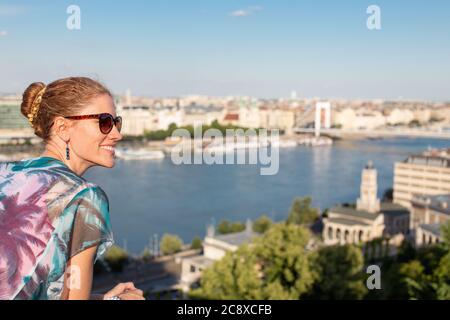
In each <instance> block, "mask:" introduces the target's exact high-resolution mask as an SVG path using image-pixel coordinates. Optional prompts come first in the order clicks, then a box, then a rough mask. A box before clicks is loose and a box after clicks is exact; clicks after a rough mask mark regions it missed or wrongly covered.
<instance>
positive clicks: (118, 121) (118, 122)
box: [116, 117, 122, 132]
mask: <svg viewBox="0 0 450 320" xmlns="http://www.w3.org/2000/svg"><path fill="white" fill-rule="evenodd" d="M116 128H117V131H119V132H120V130H122V117H117V118H116Z"/></svg>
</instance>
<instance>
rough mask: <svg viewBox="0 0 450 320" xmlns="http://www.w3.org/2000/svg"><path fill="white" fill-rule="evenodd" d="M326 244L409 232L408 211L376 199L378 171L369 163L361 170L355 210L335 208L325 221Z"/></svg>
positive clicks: (366, 239) (352, 241)
mask: <svg viewBox="0 0 450 320" xmlns="http://www.w3.org/2000/svg"><path fill="white" fill-rule="evenodd" d="M323 223H324V228H323V234H322V236H323V240H324V242H325V244H326V245H335V244H351V243H353V244H356V243H361V242H367V241H370V240H373V239H376V238H380V237H382V236H395V235H402V236H405V235H407V234H408V233H409V211H408V210H407V209H406V208H404V207H402V206H400V205H397V204H394V203H383V202H380V200H379V199H378V197H377V171H376V169H375V168H374V167H373V165H372V163H371V162H369V163H368V164H367V166H366V167H365V168H364V170H363V171H362V175H361V188H360V197H359V199H358V200H357V204H356V207H355V208H353V207H342V206H339V207H333V208H330V209H329V211H328V217H327V218H325V219H323Z"/></svg>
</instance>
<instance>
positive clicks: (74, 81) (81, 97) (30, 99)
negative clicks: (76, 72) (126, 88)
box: [21, 77, 113, 140]
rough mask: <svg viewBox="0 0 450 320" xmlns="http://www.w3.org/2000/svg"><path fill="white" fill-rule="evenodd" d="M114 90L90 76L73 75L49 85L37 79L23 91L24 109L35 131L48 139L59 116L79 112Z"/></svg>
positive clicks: (22, 110)
mask: <svg viewBox="0 0 450 320" xmlns="http://www.w3.org/2000/svg"><path fill="white" fill-rule="evenodd" d="M102 94H107V95H109V96H110V97H113V96H112V94H111V92H110V91H109V90H108V89H107V88H106V87H105V86H104V85H102V84H101V83H99V82H97V81H95V80H92V79H90V78H86V77H69V78H64V79H59V80H56V81H54V82H52V83H50V84H48V85H45V84H44V83H42V82H34V83H32V84H30V85H29V86H28V88H27V89H26V90H25V92H24V93H23V99H22V105H21V112H22V114H23V115H24V116H25V117H26V118H27V119H28V121H29V122H30V124H31V126H32V127H33V129H34V133H35V134H36V135H37V136H38V137H40V138H42V139H43V140H48V138H49V137H50V133H51V127H52V125H53V120H54V118H55V117H57V116H62V117H68V116H73V115H77V113H78V112H79V111H80V110H81V109H83V108H84V107H85V106H86V105H87V104H88V103H89V102H90V101H91V100H92V99H93V98H95V97H97V96H99V95H102Z"/></svg>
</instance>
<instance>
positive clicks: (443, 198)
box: [411, 194, 450, 246]
mask: <svg viewBox="0 0 450 320" xmlns="http://www.w3.org/2000/svg"><path fill="white" fill-rule="evenodd" d="M449 204H450V194H445V195H437V196H426V195H416V196H414V197H413V199H412V200H411V205H412V210H411V227H412V229H413V230H414V231H415V240H416V245H417V246H422V245H426V244H433V243H437V242H440V241H441V234H440V230H441V226H442V225H443V224H445V223H449V222H450V207H449Z"/></svg>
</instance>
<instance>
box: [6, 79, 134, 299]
mask: <svg viewBox="0 0 450 320" xmlns="http://www.w3.org/2000/svg"><path fill="white" fill-rule="evenodd" d="M21 111H22V114H23V115H24V116H25V117H27V119H28V121H29V123H30V125H31V126H32V127H33V129H34V132H35V134H36V135H37V136H38V137H40V138H42V139H43V140H44V143H45V151H44V153H43V154H42V155H41V156H40V157H37V158H32V159H25V160H21V161H17V162H10V163H3V164H0V299H108V300H110V299H114V300H116V299H126V300H130V299H143V295H142V291H140V290H138V289H136V288H135V287H134V285H133V284H132V283H123V284H119V285H118V286H116V287H115V288H114V289H113V290H111V291H110V292H108V293H106V294H104V295H96V296H94V295H91V292H90V291H91V285H92V273H93V265H94V263H95V261H96V260H97V259H98V258H99V257H100V256H101V255H103V254H104V253H105V251H106V249H107V248H108V247H110V246H111V244H112V243H113V238H112V231H111V225H110V218H109V204H108V198H107V196H106V194H105V193H104V191H103V190H102V189H100V187H98V186H96V185H94V184H92V183H90V182H88V181H86V180H85V179H84V178H82V175H83V173H84V172H86V170H87V169H89V168H90V167H92V166H103V167H107V168H112V167H113V166H114V148H115V145H116V144H117V142H118V141H119V140H121V139H122V135H121V134H120V129H121V125H122V119H121V118H120V117H117V116H116V113H115V106H114V101H113V97H112V94H111V93H110V92H109V91H108V89H106V88H105V87H104V86H103V85H101V84H100V83H98V82H96V81H94V80H92V79H89V78H82V77H71V78H65V79H60V80H57V81H55V82H52V83H50V84H49V85H47V86H46V85H45V84H43V83H41V82H38V83H33V84H31V85H30V86H29V87H28V88H27V89H26V90H25V92H24V94H23V102H22V105H21Z"/></svg>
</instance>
